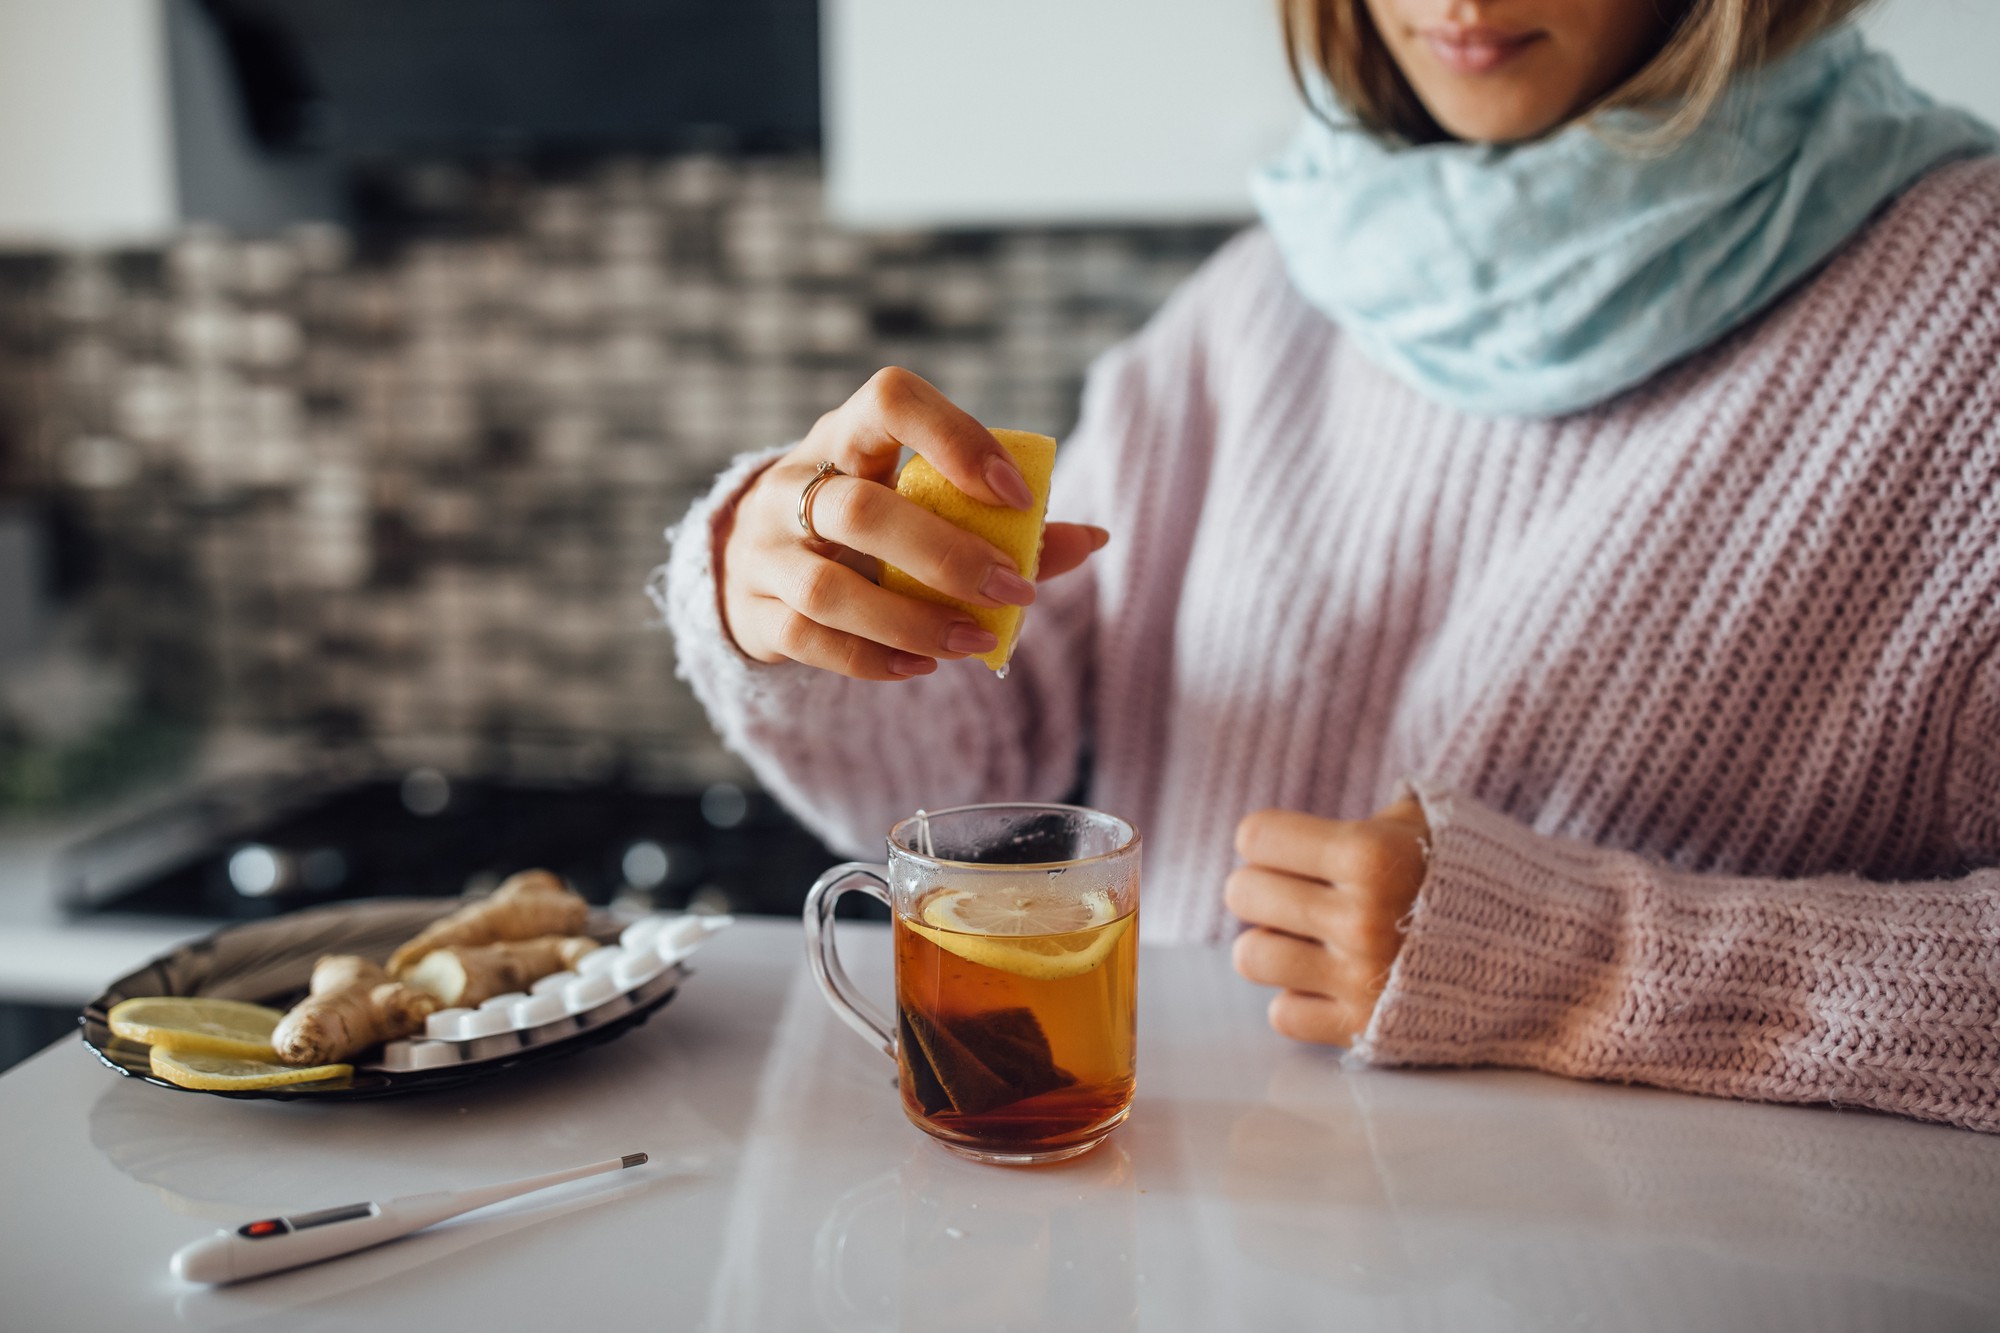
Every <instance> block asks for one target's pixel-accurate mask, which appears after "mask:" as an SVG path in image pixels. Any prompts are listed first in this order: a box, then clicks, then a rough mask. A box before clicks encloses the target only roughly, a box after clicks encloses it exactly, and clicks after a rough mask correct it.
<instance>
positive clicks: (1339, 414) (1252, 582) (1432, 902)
mask: <svg viewBox="0 0 2000 1333" xmlns="http://www.w3.org/2000/svg"><path fill="white" fill-rule="evenodd" d="M995 424H1005V423H995ZM766 457H768V455H762V456H758V457H753V458H747V459H744V460H742V461H741V462H739V464H738V465H737V466H736V467H734V468H732V469H731V470H730V472H729V473H727V474H725V475H724V476H723V477H722V478H721V480H720V481H719V482H718V483H717V485H716V487H715V489H714V491H713V492H712V493H711V495H710V497H709V498H708V499H706V500H704V501H703V502H701V503H699V504H697V505H696V506H695V508H694V510H693V511H692V512H691V513H690V514H689V516H688V518H687V520H686V521H685V522H684V523H683V524H682V525H681V526H680V527H679V528H677V529H676V530H675V532H674V533H672V534H670V537H672V538H673V539H674V540H673V550H672V555H671V558H670V560H669V563H668V566H667V570H666V576H665V582H664V587H665V595H664V597H663V601H664V602H665V604H666V606H667V612H668V617H669V620H670V623H671V625H672V628H673V630H674V632H675V634H676V636H677V638H678V642H679V648H680V653H681V662H682V670H683V673H684V674H685V675H686V677H687V678H688V679H689V680H690V681H691V682H692V684H693V686H694V688H695V690H696V692H697V693H698V694H699V696H700V697H701V699H702V701H703V702H704V704H705V705H706V706H707V708H708V709H709V712H710V714H711V716H712V717H713V719H714V722H715V724H716V726H717V727H718V728H719V729H720V731H721V733H722V735H723V737H724V739H725V740H726V741H727V742H728V743H729V744H730V745H731V746H732V747H733V748H735V749H736V750H737V751H739V752H740V753H742V754H743V755H744V756H745V757H747V758H748V760H749V761H750V762H751V764H752V765H753V766H754V767H755V769H756V771H757V773H758V774H759V775H760V777H761V778H762V779H763V780H764V781H765V782H767V783H768V784H769V785H770V786H771V787H772V788H773V789H774V790H775V791H776V792H777V793H778V794H779V795H780V796H781V797H782V798H783V799H784V800H785V801H786V802H787V803H788V804H789V805H791V807H792V808H793V809H795V810H796V811H798V812H799V814H800V815H801V816H802V817H804V818H805V819H806V820H807V821H808V822H809V823H810V824H811V825H812V826H813V827H815V828H816V829H818V830H819V831H820V832H821V833H823V834H824V835H826V836H827V837H828V838H829V839H831V840H833V841H834V842H835V843H837V844H841V845H846V846H848V847H851V848H854V849H856V850H862V849H866V850H869V851H871V852H877V853H879V849H880V846H881V841H880V840H881V837H882V834H883V832H884V830H886V829H887V828H888V826H889V824H890V823H891V822H892V821H893V820H894V819H896V818H898V817H900V816H902V815H905V814H907V813H908V812H909V811H911V810H913V809H915V808H917V807H918V806H928V807H930V808H932V809H936V808H938V807H939V806H945V805H951V804H954V803H957V802H962V801H977V800H991V799H1000V798H1023V797H1034V798H1053V797H1057V796H1059V795H1061V794H1062V793H1064V792H1065V791H1067V790H1069V789H1070V788H1071V786H1072V784H1073V783H1074V782H1075V780H1076V778H1077V776H1078V774H1079V772H1080V771H1081V767H1082V765H1083V764H1084V763H1085V760H1086V758H1087V760H1088V773H1089V787H1088V799H1089V800H1090V801H1091V803H1092V804H1095V805H1098V806H1101V807H1103V808H1105V809H1108V810H1112V811H1116V812H1117V813H1119V814H1122V815H1125V816H1127V817H1129V818H1131V819H1132V820H1133V821H1135V822H1136V823H1137V824H1138V825H1139V827H1140V828H1141V830H1142V831H1143V833H1144V835H1145V838H1146V841H1147V847H1146V864H1145V890H1144V904H1145V910H1144V912H1143V913H1142V914H1141V921H1142V929H1143V932H1144V935H1145V937H1146V938H1148V939H1151V940H1155V941H1160V940H1202V939H1210V940H1212V939H1217V938H1220V937H1223V936H1225V935H1227V934H1228V933H1229V932H1230V931H1231V929H1232V922H1231V920H1230V918H1229V917H1228V915H1227V913H1226V912H1225V909H1224V907H1223V904H1222V882H1223V879H1224V877H1225V876H1226V875H1227V873H1228V872H1229V870H1230V868H1231V865H1232V863H1233V856H1232V851H1231V837H1232V833H1233V830H1234V828H1235V825H1236V822H1237V820H1238V819H1239V818H1241V817H1242V816H1243V815H1244V814H1245V813H1246V812H1248V811H1251V810H1255V809H1258V808H1260V807H1265V806H1282V807H1288V808H1291V809H1297V810H1305V811H1311V812H1314V813H1317V814H1322V815H1328V816H1336V817H1356V816H1362V815H1366V814H1368V813H1370V812H1371V811H1373V810H1374V809H1376V808H1377V807H1378V806H1380V805H1381V804H1382V803H1383V802H1384V801H1385V800H1386V799H1387V798H1388V797H1390V796H1391V795H1392V793H1393V792H1394V790H1395V789H1396V787H1397V786H1398V784H1399V783H1401V782H1404V781H1409V782H1412V783H1413V784H1414V785H1416V786H1417V788H1418V789H1419V791H1420V793H1421V794H1422V795H1423V796H1424V799H1425V805H1426V809H1427V811H1428V814H1429V817H1430V823H1431V830H1432V838H1433V841H1432V846H1431V856H1430V868H1429V876H1428V878H1427V880H1426V882H1425V885H1424V888H1423V890H1422V893H1421V896H1420V897H1419V900H1418V904H1417V908H1416V910H1415V913H1414V914H1413V916H1412V917H1411V919H1410V921H1409V928H1408V934H1407V937H1406V942H1405V945H1404V948H1403V952H1402V955H1401V957H1400V959H1399V960H1398V962H1397V964H1396V967H1395V970H1394V971H1393V973H1392V974H1391V976H1390V979H1389V985H1388V990H1387V992H1386V993H1385V994H1384V996H1383V997H1382V1000H1381V1003H1380V1004H1379V1005H1378V1007H1377V1009H1376V1012H1375V1015H1374V1019H1373V1022H1372V1023H1371V1024H1370V1026H1369V1028H1368V1031H1367V1033H1366V1035H1365V1037H1364V1039H1363V1040H1362V1041H1361V1042H1360V1043H1359V1046H1358V1052H1359V1053H1360V1054H1361V1055H1364V1056H1366V1057H1367V1058H1369V1059H1371V1060H1374V1061H1377V1062H1380V1063H1386V1064H1427V1065H1463V1064H1479V1063H1491V1064H1506V1065H1518V1066H1525V1067H1530V1068H1537V1069H1546V1070H1552V1071H1556V1072H1559V1073H1563V1074H1570V1075H1577V1076H1583V1077H1590V1078H1609V1079H1621V1080H1631V1081H1636V1082H1645V1083H1653V1084H1658V1085H1661V1086H1664V1087H1670V1088H1680V1089H1686V1090H1691V1091H1697V1092H1705V1093H1714V1094H1722V1095H1728V1096H1737V1097H1753V1098H1762V1099H1769V1100H1779V1101H1803V1102H1820V1103H1836V1104H1841V1105H1852V1106H1867V1107H1876V1108H1880V1109H1884V1110H1890V1111H1897V1112H1902V1113H1904V1114H1908V1115H1914V1116H1921V1117H1925V1118H1929V1119H1936V1120H1943V1121H1948V1122H1951V1123H1953V1124H1958V1125H1966V1126H1971V1127H1974V1128H1978V1129H1983V1130H2000V869H1996V868H1995V867H2000V160H1995V159H1984V160H1979V161H1975V162H1971V163H1964V164H1960V165H1957V166H1954V167H1950V168H1946V169H1943V170H1940V171H1937V172H1935V173H1933V174H1932V175H1931V176H1929V177H1927V178H1926V179H1924V180H1923V181H1922V182H1920V183H1919V184H1918V185H1917V186H1916V187H1915V188H1914V189H1912V190H1911V191H1910V192H1909V193H1908V194H1906V195H1905V196H1904V197H1903V198H1901V199H1900V200H1898V201H1897V202H1896V203H1894V204H1893V205H1891V206H1890V207H1889V208H1888V209H1886V210H1885V211H1884V213H1883V214H1882V215H1881V216H1880V217H1878V218H1877V219H1876V220H1875V221H1874V223H1873V224H1871V226H1870V227H1869V228H1868V229H1867V230H1865V231H1864V232H1863V233H1861V234H1860V235H1858V236H1857V237H1856V238H1855V239H1854V240H1853V241H1852V242H1851V243H1850V244H1849V245H1848V246H1847V248H1846V249H1845V250H1844V251H1843V252H1842V253H1841V254H1840V255H1839V256H1837V257H1836V259H1835V260H1834V261H1833V262H1832V263H1831V264H1830V265H1829V266H1828V267H1827V268H1826V269H1824V270H1823V271H1822V272H1821V273H1820V274H1819V275H1818V276H1817V277H1815V278H1814V279H1813V280H1811V281H1810V282H1809V283H1807V284H1806V285H1805V286H1804V287H1802V288H1801V289H1799V290H1798V291H1796V292H1794V293H1793V294H1792V295H1791V296H1790V297H1788V298H1787V299H1786V300H1784V301H1783V302H1781V303H1780V304H1779V305H1778V306H1776V307H1774V308H1773V309H1772V310H1770V311H1769V312H1767V313H1766V314H1764V315H1763V316H1761V317H1760V318H1758V319H1757V320H1756V321H1754V322H1753V323H1752V324H1750V325H1748V326H1746V327H1745V328H1743V329H1741V330H1739V331H1738V332H1736V333H1735V334H1733V335H1731V336H1730V337H1728V338H1726V339H1725V340H1723V341H1722V342H1720V343H1718V344H1716V345H1715V346H1713V347H1711V348H1709V349H1708V350H1706V351H1705V352H1703V353H1702V354H1700V355H1698V356H1696V357H1694V358H1692V359H1690V360H1688V361H1686V362H1683V363H1682V364H1680V365H1679V366H1676V367H1674V368H1672V369H1671V370H1669V371H1668V372H1666V373H1664V374H1663V375H1661V376H1660V377H1658V378H1656V379H1655V380H1654V381H1653V382H1651V383H1649V384H1648V385H1646V386H1644V387H1642V388H1641V389H1639V390H1637V391H1635V392H1632V393H1629V394H1626V395H1624V396H1621V397H1619V398H1617V399H1615V400H1613V401H1611V402H1609V403H1606V404H1603V405H1601V406H1599V407H1597V408H1594V409H1592V410H1589V411H1586V412H1582V413H1578V414H1576V415H1572V416H1568V417H1563V418H1559V419H1555V420H1521V419H1499V420H1496V419H1480V418H1473V417H1468V416H1465V415H1462V414H1459V413H1457V412H1454V411H1452V410H1450V409H1447V408H1444V407H1441V406H1438V405H1436V404H1433V403H1432V402H1430V401H1428V400H1426V399H1425V398H1424V397H1423V396H1421V395H1420V394H1418V393H1416V392H1414V391H1412V390H1411V389H1409V388H1406V387H1405V386H1403V385H1402V384H1401V383H1399V382H1397V381H1395V380H1393V379H1391V378H1390V377H1388V376H1387V375H1386V374H1384V373H1383V372H1382V371H1380V370H1379V369H1378V368H1376V367H1375V366H1374V365H1372V364H1371V363H1369V362H1368V361H1367V360H1365V359H1364V358H1363V357H1362V356H1361V355H1360V354H1359V353H1358V352H1357V351H1355V350H1354V349H1353V348H1352V347H1351V345H1350V344H1349V343H1348V342H1347V341H1346V340H1344V339H1343V338H1342V337H1341V335H1340V332H1339V330H1338V329H1337V328H1336V327H1335V326H1333V325H1332V324H1331V323H1329V322H1328V321H1327V320H1326V319H1325V318H1324V317H1322V316H1321V315H1320V314H1318V313H1317V312H1316V311H1315V310H1314V309H1313V308H1312V307H1311V306H1309V305H1308V304H1307V303H1306V302H1305V301H1304V300H1303V299H1302V298H1301V297H1299V296H1298V295H1297V294H1296V293H1295V292H1294V291H1293V290H1292V288H1291V287H1290V285H1289V284H1288V282H1287V280H1286V278H1285V274H1284V272H1283V269H1282V268H1281V266H1280V263H1279V260H1278V256H1277V254H1276V253H1275V251H1274V249H1273V247H1272V244H1271V242H1270V241H1269V239H1268V238H1267V237H1266V236H1264V235H1263V234H1262V233H1261V232H1257V231H1252V232H1249V233H1247V234H1245V235H1244V236H1242V237H1240V238H1239V239H1237V240H1236V241H1234V242H1232V243H1231V244H1230V245H1228V246H1227V247H1225V248H1224V249H1223V250H1222V251H1221V252H1220V253H1219V254H1217V255H1216V256H1215V258H1214V259H1213V260H1212V261H1211V262H1210V263H1209V264H1208V265H1207V266H1206V267H1205V268H1204V269H1203V271H1202V272H1201V273H1200V274H1199V275H1197V276H1196V277H1195V278H1194V279H1193V280H1192V281H1191V282H1190V283H1189V284H1188V285H1187V286H1186V287H1185V288H1184V289H1183V290H1182V291H1181V292H1180V293H1179V294H1178V295H1177V296H1176V297H1175V298H1174V299H1173V300H1172V301H1171V302H1170V303H1169V304H1168V305H1167V307H1166V308H1165V309H1164V310H1162V311H1161V313H1160V314H1159V315H1158V316H1157V318H1155V320H1154V321H1153V322H1152V323H1151V325H1150V326H1149V327H1148V328H1147V329H1146V330H1145V331H1144V332H1142V333H1141V334H1140V335H1139V336H1138V337H1136V338H1135V339H1133V340H1132V341H1131V342H1130V343H1128V344H1126V345H1125V346H1123V347H1121V348H1119V349H1117V350H1115V351H1114V352H1112V353H1111V354H1109V355H1108V356H1106V357H1105V358H1104V360H1103V361H1102V362H1101V364H1099V365H1098V366H1097V368H1096V370H1095V372H1094V374H1093V376H1092V379H1091V383H1090V387H1089V389H1088V391H1087V393H1086V395H1085V402H1084V413H1083V419H1082V421H1081V422H1080V424H1079V425H1078V427H1077V430H1076V432H1075V434H1074V435H1073V436H1072V438H1071V439H1070V440H1068V441H1067V442H1066V443H1065V445H1064V447H1063V450H1062V453H1061V460H1060V463H1059V466H1058V472H1057V476H1056V483H1055V503H1054V514H1055V516H1056V517H1058V518H1069V519H1075V520H1081V521H1088V522H1093V523H1098V524H1102V525H1103V526H1104V527H1106V528H1108V529H1110V531H1111V532H1112V534H1113V537H1112V543H1111V545H1110V546H1109V547H1108V548H1107V549H1105V550H1104V551H1103V552H1101V553H1100V554H1098V555H1097V556H1096V557H1094V558H1093V559H1092V561H1091V562H1090V563H1089V564H1088V565H1087V566H1086V567H1085V569H1083V570H1081V571H1079V572H1077V573H1075V574H1071V575H1067V576H1065V577H1063V578H1061V579H1058V580H1055V581H1053V582H1051V583H1049V584H1047V585H1045V586H1044V589H1043V593H1042V598H1041V600H1040V601H1039V602H1038V603H1037V605H1036V606H1035V607H1034V608H1033V609H1032V610H1031V611H1030V612H1029V618H1028V623H1027V628H1026V630H1025V631H1024V634H1023V639H1022V643H1021V647H1020V649H1019V652H1018V655H1017V656H1016V658H1015V670H1014V673H1013V675H1012V676H1011V677H1010V678H1009V679H1007V680H1004V681H1002V680H996V679H995V678H994V677H993V676H992V675H991V674H989V673H988V672H987V671H986V670H985V669H984V668H982V667H980V666H979V665H977V664H976V663H955V664H954V663H946V664H944V665H942V666H941V667H940V669H939V670H938V672H937V673H936V674H935V675H933V676H930V677H925V678H919V679H916V680H913V681H909V682H904V683H898V684H888V685H883V684H867V683H857V682H852V681H848V680H845V679H842V678H839V677H835V676H832V675H828V674H825V673H822V672H818V671H813V670H808V669H805V668H802V667H798V666H795V665H790V664H785V665H780V666H776V667H770V666H761V665H758V664H756V663H753V662H751V661H749V660H748V659H746V658H744V657H743V656H742V655H741V654H739V653H738V652H737V651H736V650H735V649H734V648H733V646H731V645H730V643H729V642H728V640H727V638H726V636H725V634H724V632H723V630H722V627H721V622H720V620H719V617H718V614H717V609H716V595H715V589H714V585H713V575H712V570H711V566H710V556H711V543H710V534H711V523H712V521H713V518H714V515H715V512H716V510H717V508H718V507H719V506H721V505H725V504H727V503H729V502H730V500H731V499H732V498H733V497H734V495H735V494H736V493H737V492H738V491H739V490H740V489H741V487H742V485H743V484H744V482H745V480H746V478H747V477H749V476H750V475H751V474H752V472H753V470H754V469H755V468H756V467H758V466H759V465H760V464H761V463H762V462H763V461H764V459H765V458H766Z"/></svg>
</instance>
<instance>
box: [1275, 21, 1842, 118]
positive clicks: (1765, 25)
mask: <svg viewBox="0 0 2000 1333" xmlns="http://www.w3.org/2000/svg"><path fill="white" fill-rule="evenodd" d="M1278 3H1279V11H1280V15H1281V17H1282V19H1283V22H1284V33H1285V54H1286V58H1287V59H1288V60H1289V62H1290V64H1291V70H1292V80H1293V82H1294V83H1296V84H1297V85H1298V87H1299V91H1300V93H1301V95H1303V96H1305V97H1306V99H1307V102H1308V103H1309V104H1310V102H1311V100H1312V97H1311V94H1310V92H1309V91H1308V88H1307V79H1306V71H1307V70H1308V69H1313V70H1317V71H1318V72H1319V73H1320V74H1322V75H1324V76H1325V78H1326V82H1327V84H1328V85H1329V86H1330V87H1331V88H1332V90H1333V93H1334V95H1335V96H1336V97H1338V98H1339V99H1340V101H1341V103H1342V104H1343V105H1345V106H1346V107H1347V109H1348V110H1349V111H1351V112H1353V113H1354V115H1355V117H1356V119H1358V120H1359V121H1360V122H1361V124H1362V125H1364V126H1366V127H1367V128H1369V129H1371V130H1374V131H1376V132H1378V133H1386V134H1393V135H1397V136H1400V137H1401V138H1404V139H1407V140H1409V141H1410V142H1412V143H1435V142H1437V141H1439V140H1442V139H1447V138H1449V137H1450V136H1449V135H1448V134H1446V133H1445V131H1444V130H1443V129H1442V128H1440V127H1439V125H1438V123H1437V122H1436V121H1435V120H1433V119H1432V118H1431V114H1430V112H1428V111H1426V110H1425V109H1424V104H1423V103H1422V102H1420V101H1418V100H1417V94H1416V92H1415V91H1414V90H1413V89H1412V88H1411V87H1410V84H1409V81H1408V80H1407V79H1405V78H1404V77H1403V71H1402V70H1401V69H1399V68H1398V67H1397V65H1396V61H1395V58H1394V57H1393V56H1391V55H1390V54H1389V48H1388V46H1387V45H1386V44H1384V42H1383V41H1382V38H1381V35H1380V34H1379V33H1377V32H1376V31H1375V22H1374V19H1373V18H1372V17H1371V16H1370V15H1369V13H1368V5H1367V3H1366V0H1278ZM1867 3H1869V0H1687V3H1686V5H1685V12H1684V13H1682V15H1681V17H1680V19H1679V21H1678V22H1676V23H1675V25H1674V27H1673V30H1672V32H1671V33H1670V34H1669V35H1668V37H1667V40H1666V42H1665V43H1664V44H1663V45H1662V46H1661V47H1660V49H1659V50H1658V51H1657V52H1655V53H1654V54H1653V57H1652V59H1650V60H1648V61H1647V62H1646V63H1645V64H1644V65H1642V66H1640V68H1639V69H1638V70H1637V71H1636V72H1634V73H1633V74H1632V75H1631V76H1630V77H1628V78H1627V79H1626V80H1625V81H1624V82H1623V83H1621V84H1619V85H1618V86H1616V87H1615V88H1613V89H1612V90H1611V91H1610V92H1608V93H1606V94H1605V95H1604V96H1602V97H1600V98H1598V99H1597V101H1596V102H1594V103H1592V104H1591V105H1590V106H1589V107H1588V108H1586V109H1585V111H1584V113H1583V114H1586V115H1587V114H1589V113H1590V112H1595V111H1602V110H1608V109H1610V108H1612V107H1659V108H1662V109H1664V110H1666V112H1667V114H1666V115H1665V116H1663V118H1662V119H1661V121H1660V123H1659V125H1658V126H1657V127H1656V128H1655V129H1654V130H1653V131H1652V132H1651V133H1650V134H1649V135H1647V136H1646V142H1648V143H1654V144H1662V143H1671V142H1673V141H1674V140H1677V139H1679V138H1681V137H1683V136H1684V135H1686V134H1687V133H1688V132H1689V131H1690V130H1692V129H1694V127H1695V126H1697V125H1699V124H1700V123H1701V122H1702V120H1703V119H1705V118H1706V117H1707V116H1708V114H1709V112H1711V111H1713V110H1714V109H1715V104H1716V102H1717V101H1718V100H1720V98H1721V97H1722V94H1723V93H1724V92H1725V91H1726V90H1727V89H1728V87H1729V82H1730V80H1731V79H1733V78H1735V77H1736V75H1737V73H1738V72H1739V71H1741V70H1746V69H1754V68H1756V67H1757V66H1758V65H1761V64H1764V63H1765V62H1767V61H1771V60H1776V59H1778V58H1779V57H1781V56H1784V55H1786V54H1787V53H1789V52H1791V51H1792V50H1794V49H1795V48H1797V47H1798V46H1800V45H1802V44H1803V43H1805V42H1807V41H1809V40H1810V39H1812V38H1813V37H1816V36H1818V35H1819V34H1820V33H1822V32H1824V31H1825V30H1826V29H1828V28H1830V27H1832V26H1833V25H1834V24H1836V23H1838V22H1840V21H1841V20H1842V19H1844V18H1846V17H1848V16H1849V15H1850V14H1852V13H1853V12H1854V11H1855V10H1857V9H1859V8H1861V7H1862V5H1864V4H1867Z"/></svg>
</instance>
